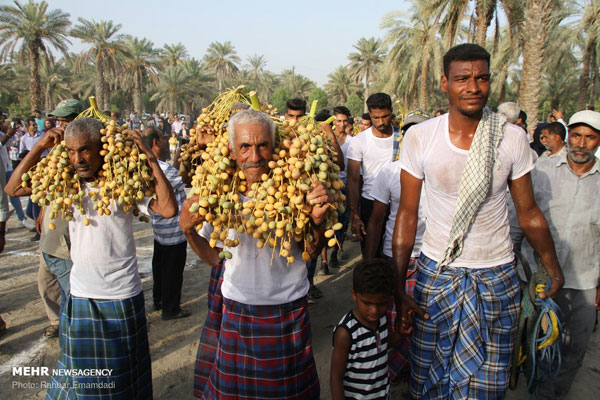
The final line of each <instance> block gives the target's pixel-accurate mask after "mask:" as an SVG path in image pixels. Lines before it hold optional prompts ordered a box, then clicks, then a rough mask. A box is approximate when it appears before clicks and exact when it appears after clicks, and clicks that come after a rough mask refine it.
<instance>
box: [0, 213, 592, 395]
mask: <svg viewBox="0 0 600 400" xmlns="http://www.w3.org/2000/svg"><path fill="white" fill-rule="evenodd" d="M135 232H136V233H135V238H136V244H137V255H138V259H139V265H140V273H141V274H142V277H143V284H144V295H145V298H146V309H147V312H148V314H147V315H148V331H149V340H150V352H151V357H152V377H153V390H154V398H156V399H177V400H182V399H190V398H192V382H193V366H194V361H195V357H196V349H197V347H198V339H199V337H200V331H201V329H202V325H203V323H204V319H205V317H206V290H207V287H208V280H209V275H210V269H209V267H208V266H207V265H206V264H204V263H203V262H201V261H200V260H199V259H198V257H197V256H196V255H195V254H194V253H193V252H192V251H191V250H189V248H188V259H187V265H186V269H185V273H184V283H183V293H182V301H183V306H184V307H185V308H187V309H188V310H190V311H192V315H191V317H189V318H186V319H183V320H177V321H162V320H161V319H160V315H159V313H157V312H152V311H151V310H152V308H151V306H152V290H151V289H152V274H151V272H150V260H151V258H152V228H151V226H150V225H149V224H144V223H140V222H136V224H135ZM31 235H32V234H31V233H30V232H29V231H27V230H26V229H24V228H20V227H18V225H17V224H16V218H15V217H14V216H13V217H11V218H10V220H9V222H8V232H7V245H6V249H5V250H4V253H2V254H0V314H1V315H2V317H3V318H4V319H5V320H6V322H7V324H8V327H9V328H8V331H7V332H6V333H5V334H4V335H2V336H1V337H0V399H3V400H17V399H42V398H44V396H45V389H44V388H43V382H45V381H48V377H43V376H41V377H24V376H14V375H13V370H12V368H13V367H15V366H16V367H18V366H22V367H48V368H49V369H50V370H51V369H52V368H54V367H55V365H56V360H57V358H58V340H57V339H45V338H43V337H42V331H43V329H44V328H45V327H46V326H47V325H48V319H47V317H46V314H45V312H44V309H43V306H42V303H41V301H40V298H39V294H38V289H37V277H36V274H37V269H38V265H39V251H38V245H37V242H31V241H30V240H29V237H31ZM346 248H347V249H346V250H347V254H348V258H347V259H345V260H343V262H342V265H341V268H340V269H338V270H334V271H333V272H334V275H331V276H328V277H317V278H316V281H317V283H318V286H319V287H320V288H321V290H322V291H323V293H324V297H323V298H322V299H320V300H319V302H318V303H317V304H314V305H311V306H310V318H311V324H312V334H313V346H314V353H315V359H316V362H317V366H318V373H319V378H320V382H321V394H322V395H321V397H322V398H323V399H328V398H330V391H329V362H330V356H331V334H332V329H333V326H334V324H336V323H337V322H338V321H339V319H340V318H341V316H342V315H343V314H344V313H345V312H347V311H348V310H349V309H350V308H351V307H352V298H351V296H350V286H351V274H352V265H353V264H354V263H355V262H357V261H358V260H359V255H360V250H359V246H358V244H357V243H355V242H351V241H347V242H346ZM406 393H407V387H406V385H404V384H400V385H398V386H394V387H393V388H392V394H393V396H392V397H393V398H394V399H404V398H407V395H406ZM599 395H600V330H599V331H597V332H595V333H594V336H593V339H592V341H591V342H590V344H589V346H588V354H587V356H586V359H585V362H584V365H583V367H582V368H581V370H580V372H579V374H578V375H577V378H576V380H575V383H574V385H573V390H572V391H571V393H570V396H569V399H594V398H598V396H599ZM526 398H527V394H526V392H525V389H524V387H523V379H521V380H520V387H519V389H518V390H517V391H514V392H513V391H509V393H508V395H507V399H526Z"/></svg>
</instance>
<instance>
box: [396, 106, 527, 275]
mask: <svg viewBox="0 0 600 400" xmlns="http://www.w3.org/2000/svg"><path fill="white" fill-rule="evenodd" d="M468 154H469V150H463V149H459V148H457V147H456V146H454V145H453V144H452V143H451V141H450V134H449V132H448V114H444V115H442V116H439V117H437V118H433V119H430V120H428V121H425V122H422V123H420V124H418V125H415V126H413V127H411V128H410V129H409V130H408V132H407V133H406V135H405V137H404V140H403V143H402V148H401V157H400V163H401V165H402V169H403V170H405V171H406V172H408V173H409V174H411V175H413V176H414V177H416V178H418V179H423V186H424V190H425V197H426V198H427V201H426V203H425V215H426V217H427V226H426V228H425V235H424V236H423V253H425V254H426V255H427V256H428V257H429V258H431V259H433V260H435V261H440V260H441V259H442V257H443V254H444V251H445V250H446V247H447V245H448V239H449V237H450V230H451V228H452V221H453V219H454V212H455V209H456V200H457V198H458V190H459V187H460V180H461V177H462V173H463V169H464V166H465V163H466V161H467V156H468ZM532 169H533V161H532V159H531V152H530V148H529V143H528V142H527V137H526V136H525V135H523V131H522V130H521V129H520V128H518V127H516V126H515V125H512V124H506V127H505V128H504V136H503V138H502V140H501V142H500V144H499V146H498V149H497V156H496V162H495V164H494V169H493V175H492V185H491V186H492V187H491V190H490V193H488V195H487V197H486V199H485V200H484V202H483V203H482V204H481V206H480V208H479V210H478V211H477V213H476V214H475V218H474V220H473V222H472V224H471V226H470V227H469V229H468V231H467V233H466V235H465V238H464V243H463V251H462V254H461V255H460V256H459V257H458V258H456V259H455V260H454V261H453V262H452V263H451V264H450V266H453V267H467V268H488V267H493V266H497V265H501V264H505V263H508V262H510V261H512V259H513V258H514V256H513V253H512V242H511V240H510V226H509V222H508V208H507V204H506V190H507V186H508V184H507V182H508V180H509V179H511V180H515V179H518V178H520V177H522V176H523V175H525V174H527V173H528V172H529V171H531V170H532Z"/></svg>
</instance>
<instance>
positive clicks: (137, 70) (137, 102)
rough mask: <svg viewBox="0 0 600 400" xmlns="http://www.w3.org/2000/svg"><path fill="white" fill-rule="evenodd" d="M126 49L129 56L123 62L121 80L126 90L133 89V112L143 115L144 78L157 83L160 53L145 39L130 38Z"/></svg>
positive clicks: (127, 40) (126, 41)
mask: <svg viewBox="0 0 600 400" xmlns="http://www.w3.org/2000/svg"><path fill="white" fill-rule="evenodd" d="M125 47H126V52H127V56H126V57H125V58H124V59H123V60H122V61H121V63H122V66H123V74H121V79H122V82H123V83H124V84H123V86H124V87H125V88H126V89H133V92H132V93H133V110H134V111H135V112H137V113H141V112H142V109H143V106H142V92H143V81H144V78H148V79H149V80H150V81H151V82H156V79H157V75H156V74H157V71H156V68H157V67H158V63H159V55H160V52H159V50H157V49H155V48H154V44H153V43H152V42H151V41H149V40H148V39H145V38H143V39H138V38H136V37H133V38H132V37H128V38H127V39H126V40H125Z"/></svg>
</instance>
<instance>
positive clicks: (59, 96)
mask: <svg viewBox="0 0 600 400" xmlns="http://www.w3.org/2000/svg"><path fill="white" fill-rule="evenodd" d="M40 79H41V84H42V95H43V97H44V108H45V109H46V110H47V111H51V110H53V109H54V107H56V105H57V104H58V103H59V102H60V101H61V100H63V99H66V98H69V97H71V91H70V88H69V86H70V85H69V71H68V70H67V69H66V68H65V66H64V62H63V60H59V61H58V62H52V61H51V60H43V61H42V67H41V69H40Z"/></svg>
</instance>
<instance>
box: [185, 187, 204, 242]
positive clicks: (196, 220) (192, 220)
mask: <svg viewBox="0 0 600 400" xmlns="http://www.w3.org/2000/svg"><path fill="white" fill-rule="evenodd" d="M197 202H198V196H194V197H192V198H190V199H186V200H185V201H184V202H183V205H182V206H181V214H180V216H179V226H180V227H181V231H182V232H183V233H184V234H185V233H189V232H191V231H192V230H196V226H198V225H199V224H201V223H202V222H203V221H204V218H202V216H200V215H199V214H198V213H197V212H195V213H192V212H190V207H191V206H192V204H194V203H197Z"/></svg>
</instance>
